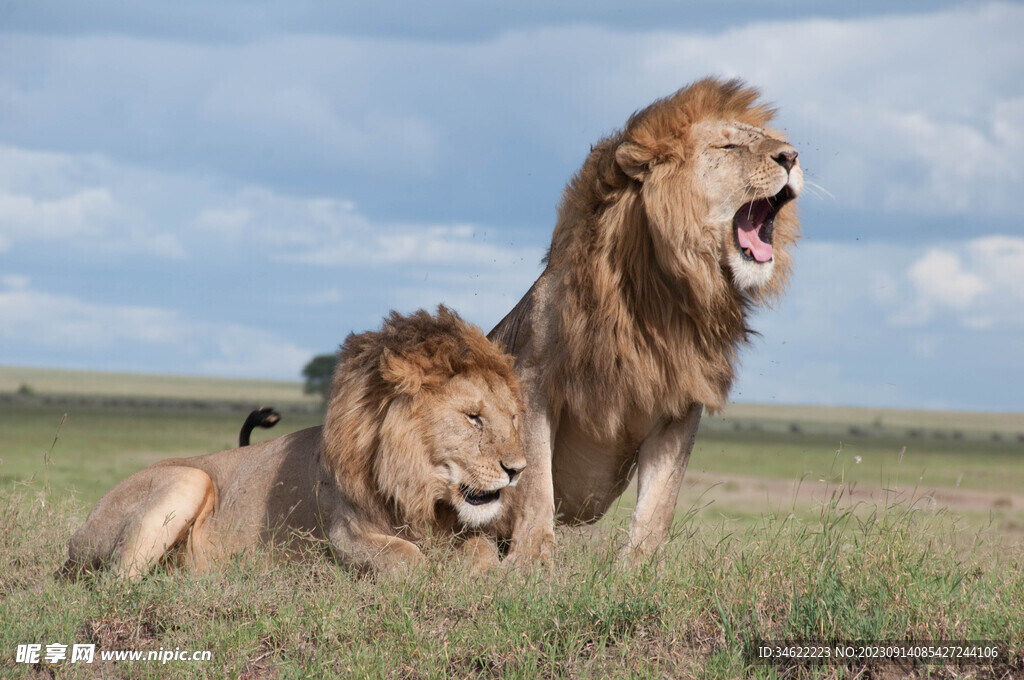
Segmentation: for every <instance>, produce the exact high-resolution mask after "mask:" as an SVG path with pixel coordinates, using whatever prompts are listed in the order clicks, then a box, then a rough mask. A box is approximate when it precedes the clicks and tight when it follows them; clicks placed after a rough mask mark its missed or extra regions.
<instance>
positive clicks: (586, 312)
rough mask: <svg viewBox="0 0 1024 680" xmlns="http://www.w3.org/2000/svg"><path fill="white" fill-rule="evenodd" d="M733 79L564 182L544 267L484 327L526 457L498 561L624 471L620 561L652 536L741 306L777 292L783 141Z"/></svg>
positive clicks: (786, 240) (785, 157)
mask: <svg viewBox="0 0 1024 680" xmlns="http://www.w3.org/2000/svg"><path fill="white" fill-rule="evenodd" d="M758 97H759V94H758V92H757V91H756V90H754V89H752V88H749V87H746V86H745V85H744V84H743V83H742V82H740V81H737V80H731V81H728V82H722V81H718V80H715V79H705V80H701V81H699V82H696V83H694V84H692V85H690V86H689V87H686V88H684V89H682V90H680V91H678V92H676V93H675V94H673V95H671V96H669V97H667V98H665V99H661V100H658V101H656V102H654V103H653V104H651V105H650V106H648V107H647V108H645V109H643V110H641V111H638V112H636V113H634V114H633V115H632V116H631V117H630V119H629V121H628V122H627V123H626V126H625V129H623V130H621V131H619V132H616V133H614V134H612V135H611V136H609V137H607V138H605V139H604V140H602V141H601V142H599V143H598V144H597V145H596V146H594V147H593V149H592V150H591V152H590V155H589V157H588V158H587V160H586V161H585V162H584V164H583V168H582V169H581V170H580V171H579V173H577V174H576V175H575V176H574V177H573V178H572V180H571V181H570V182H569V185H568V187H567V188H566V190H565V193H564V195H563V198H562V201H561V204H560V206H559V212H558V221H557V223H556V225H555V230H554V235H553V237H552V240H551V248H550V250H549V251H548V255H547V257H546V258H545V259H546V264H547V266H546V268H545V270H544V272H543V273H542V274H541V275H540V278H538V279H537V281H536V282H535V283H534V284H533V286H532V287H531V288H530V290H529V291H528V292H527V293H526V295H525V296H524V297H523V298H522V300H520V301H519V303H518V304H517V305H516V306H515V308H513V309H512V311H511V312H509V314H508V315H507V316H506V317H505V318H504V319H503V320H502V321H501V322H500V323H499V324H498V325H497V326H496V327H495V328H494V330H493V331H491V334H490V337H491V338H492V339H494V340H497V341H498V342H500V343H502V344H503V345H504V346H505V348H506V349H507V350H508V351H509V352H511V353H512V354H514V355H515V356H516V373H517V374H518V376H519V378H520V380H521V381H522V384H523V389H524V397H525V400H526V418H525V423H524V429H523V443H524V445H525V447H526V459H527V462H528V466H527V469H526V472H525V473H524V476H523V479H522V482H521V483H520V486H519V489H518V493H519V494H520V496H519V505H518V507H517V508H516V511H515V516H514V518H513V519H512V521H513V528H512V546H511V551H510V557H512V558H519V559H523V558H530V557H536V556H538V555H539V556H544V555H546V554H548V553H549V551H550V549H551V546H552V545H553V533H552V523H553V520H554V519H555V517H556V516H557V518H558V519H559V520H561V521H566V522H570V523H580V522H592V521H595V520H596V519H597V518H599V517H601V516H602V515H603V514H604V513H605V512H606V510H607V509H608V507H609V506H610V505H611V503H612V502H613V501H614V500H615V499H616V498H617V497H618V496H619V495H620V494H621V493H622V491H623V490H624V489H625V488H626V486H627V484H628V483H629V481H630V478H631V476H632V474H633V470H634V468H635V469H636V470H637V477H638V498H637V503H636V508H635V510H634V511H633V514H632V517H631V519H630V525H629V544H628V545H627V546H626V549H625V554H626V556H627V557H633V558H636V557H638V556H643V555H647V554H649V553H650V552H651V551H652V550H653V549H654V548H656V547H657V546H658V545H659V544H660V543H661V542H662V541H663V540H664V538H665V536H666V534H667V532H668V529H669V526H670V524H671V521H672V517H673V512H674V509H675V504H676V499H677V496H678V493H679V489H680V485H681V483H682V479H683V473H684V472H685V469H686V464H687V461H688V459H689V456H690V451H691V449H692V447H693V443H694V438H695V437H696V434H697V428H698V425H699V422H700V418H701V414H702V411H703V410H704V409H705V408H707V409H708V410H710V411H712V412H714V411H717V410H719V409H721V408H722V407H723V406H724V405H725V403H726V399H727V397H728V394H729V389H730V386H731V385H732V382H733V377H734V373H735V369H736V364H737V350H738V347H739V346H740V345H741V344H743V343H744V342H745V341H746V340H747V338H748V336H749V335H750V334H751V333H752V331H751V329H750V328H749V327H748V325H747V315H748V313H749V312H750V310H751V308H753V307H754V306H756V305H760V304H763V303H765V302H767V301H770V300H772V299H774V298H776V297H777V296H778V295H780V294H781V292H782V290H783V288H784V286H785V284H786V281H787V277H788V276H789V273H790V265H791V262H790V254H789V249H790V247H791V246H792V245H793V244H794V242H795V241H796V239H797V238H798V235H799V222H798V220H797V215H796V210H795V207H794V205H793V203H792V201H793V199H794V198H796V197H797V195H798V194H799V193H800V190H801V188H802V187H803V173H802V170H801V168H800V163H799V161H798V160H797V152H796V150H795V149H794V148H793V147H792V146H790V145H789V144H788V143H786V142H785V141H784V140H783V139H782V136H781V135H780V134H779V133H778V132H776V131H774V130H771V129H769V128H768V127H766V126H767V124H768V122H769V120H770V119H771V118H772V116H773V115H774V110H773V109H771V108H769V107H768V106H766V105H764V104H758V103H757V99H758Z"/></svg>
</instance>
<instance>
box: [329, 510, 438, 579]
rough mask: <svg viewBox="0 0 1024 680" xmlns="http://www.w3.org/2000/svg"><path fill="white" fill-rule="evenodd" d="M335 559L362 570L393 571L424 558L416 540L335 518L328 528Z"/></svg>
mask: <svg viewBox="0 0 1024 680" xmlns="http://www.w3.org/2000/svg"><path fill="white" fill-rule="evenodd" d="M327 538H328V540H329V541H330V544H331V548H332V550H333V551H334V559H335V560H336V561H337V562H338V563H339V564H343V565H345V566H348V567H353V568H355V569H358V570H360V571H392V570H395V569H400V568H402V567H405V566H409V565H413V564H416V563H418V562H419V561H421V560H422V559H423V553H422V552H421V551H420V549H419V548H418V547H416V544H414V543H412V542H410V541H407V540H405V539H404V538H399V537H398V536H389V535H388V534H382V533H380V532H376V531H363V530H361V529H360V528H358V527H357V525H356V523H355V522H352V521H348V520H344V519H342V520H340V521H335V522H334V526H332V527H331V529H330V530H329V531H328V532H327Z"/></svg>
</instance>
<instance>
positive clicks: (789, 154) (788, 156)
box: [772, 149, 797, 172]
mask: <svg viewBox="0 0 1024 680" xmlns="http://www.w3.org/2000/svg"><path fill="white" fill-rule="evenodd" d="M796 156H797V153H796V149H788V150H786V151H780V152H779V154H778V155H777V156H773V157H772V159H773V160H774V161H775V162H776V163H778V164H779V165H781V166H782V167H784V168H785V169H786V172H789V171H790V170H792V169H793V166H794V165H796Z"/></svg>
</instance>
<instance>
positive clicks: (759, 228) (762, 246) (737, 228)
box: [732, 184, 796, 264]
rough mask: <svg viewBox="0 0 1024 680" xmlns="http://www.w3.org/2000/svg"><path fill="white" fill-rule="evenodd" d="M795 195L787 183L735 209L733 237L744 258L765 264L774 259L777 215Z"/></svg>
mask: <svg viewBox="0 0 1024 680" xmlns="http://www.w3.org/2000/svg"><path fill="white" fill-rule="evenodd" d="M795 197H796V195H795V194H794V193H793V190H792V189H790V188H789V185H788V184H787V185H786V186H784V187H782V190H781V191H779V193H777V194H775V195H774V196H770V197H768V198H758V199H755V200H753V201H751V202H750V203H746V204H744V205H743V206H742V207H741V208H740V209H739V210H737V211H736V215H735V216H734V217H733V218H732V226H733V237H734V238H735V240H736V248H737V249H738V250H739V251H740V255H742V256H743V259H744V260H748V261H750V262H759V263H762V264H764V263H767V262H771V261H772V232H773V231H774V230H775V216H776V215H778V214H779V210H780V209H781V208H782V206H784V205H786V204H787V203H789V202H790V201H791V200H793V199H794V198H795Z"/></svg>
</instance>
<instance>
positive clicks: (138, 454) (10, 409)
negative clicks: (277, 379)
mask: <svg viewBox="0 0 1024 680" xmlns="http://www.w3.org/2000/svg"><path fill="white" fill-rule="evenodd" d="M259 403H260V402H251V403H249V404H246V403H220V402H202V401H175V400H162V401H151V402H145V401H142V400H122V401H117V402H114V401H112V400H109V399H105V398H78V397H65V398H56V397H54V398H44V397H40V396H36V397H30V398H17V397H10V396H8V397H7V398H6V399H4V398H0V432H3V437H4V446H3V449H2V450H0V485H2V486H4V487H8V488H9V487H10V486H11V484H13V483H16V482H20V481H24V480H27V479H31V478H33V477H34V478H36V479H38V480H39V481H43V479H44V477H46V478H47V479H48V482H49V485H50V487H51V488H52V489H55V490H63V489H73V490H75V491H77V492H78V493H79V496H80V498H81V499H82V500H83V501H84V502H86V503H89V504H91V503H93V502H95V501H96V500H98V499H99V497H100V496H101V495H102V494H103V493H104V492H105V491H106V490H107V489H109V488H110V487H111V486H113V485H114V484H116V483H117V482H118V481H120V480H121V479H124V478H125V477H127V476H128V475H130V474H132V473H133V472H136V471H138V470H140V469H142V468H144V467H147V466H149V465H151V464H153V463H155V462H156V461H158V460H160V459H162V458H169V457H172V456H195V455H200V454H204V453H211V452H214V451H220V450H223V449H229V448H234V447H235V446H237V445H238V431H239V429H240V428H241V426H242V423H243V421H244V420H245V417H246V415H248V413H249V411H250V410H251V409H252V408H253V407H255V406H257V405H259ZM276 406H278V410H279V411H280V412H281V415H282V420H281V422H280V423H278V425H277V426H276V427H274V428H273V429H271V430H261V429H257V430H254V431H253V434H252V441H253V442H257V441H263V440H265V439H270V438H273V437H279V436H281V435H282V434H286V433H288V432H292V431H295V430H300V429H302V428H305V427H311V426H313V425H319V424H321V423H322V422H323V416H322V413H321V411H320V409H319V407H318V406H317V405H315V404H314V405H306V404H287V403H284V404H276ZM62 420H63V422H62ZM55 437H56V438H57V441H56V443H54V438H55ZM47 456H49V460H50V463H49V465H48V466H44V464H43V461H44V458H45V457H47Z"/></svg>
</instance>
